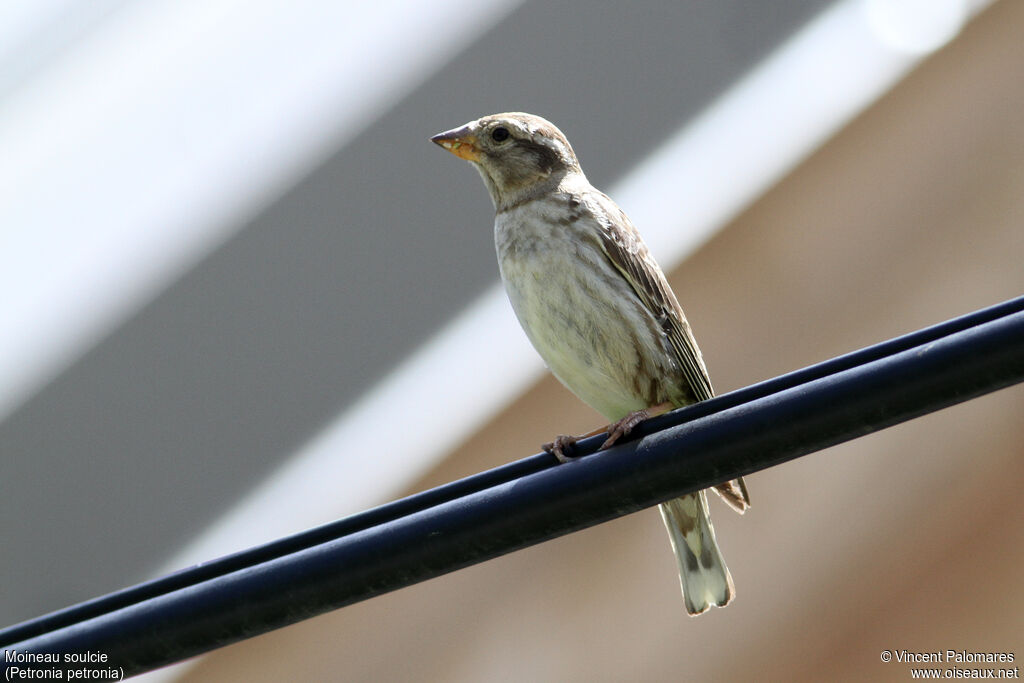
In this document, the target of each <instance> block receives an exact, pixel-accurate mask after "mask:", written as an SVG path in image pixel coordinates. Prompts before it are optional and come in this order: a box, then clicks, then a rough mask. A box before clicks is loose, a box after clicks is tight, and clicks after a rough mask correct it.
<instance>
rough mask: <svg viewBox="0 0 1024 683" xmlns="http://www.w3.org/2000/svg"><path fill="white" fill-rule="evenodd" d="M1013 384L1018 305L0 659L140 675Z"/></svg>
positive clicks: (372, 523) (377, 515)
mask: <svg viewBox="0 0 1024 683" xmlns="http://www.w3.org/2000/svg"><path fill="white" fill-rule="evenodd" d="M1022 379H1024V297H1021V298H1018V299H1015V300H1012V301H1008V302H1005V303H1003V304H999V305H998V306H994V307H991V308H988V309H984V310H982V311H978V312H976V313H972V314H970V315H967V316H964V317H962V318H958V319H955V320H951V321H948V322H946V323H942V324H941V325H937V326H934V327H930V328H927V329H924V330H921V331H919V332H915V333H913V334H910V335H906V336H904V337H899V338H897V339H893V340H890V341H888V342H884V343H882V344H878V345H876V346H872V347H869V348H866V349H863V350H861V351H858V352H855V353H852V354H848V355H846V356H842V357H839V358H835V359H833V360H830V361H826V362H824V363H821V364H818V365H815V366H812V367H809V368H805V369H804V370H800V371H797V372H794V373H790V374H787V375H783V376H781V377H778V378H775V379H773V380H769V381H767V382H762V383H760V384H756V385H753V386H750V387H747V388H745V389H741V390H739V391H736V392H732V393H730V394H725V395H722V396H719V397H716V398H714V399H711V400H709V401H705V402H702V403H699V404H696V405H694V406H689V407H687V408H684V409H681V410H678V411H674V412H673V413H671V414H669V415H665V416H661V417H659V418H655V419H652V420H649V421H647V422H646V423H644V424H643V425H641V427H640V428H638V429H637V431H636V436H637V437H640V438H639V440H633V441H630V442H628V443H623V444H620V445H618V446H616V447H615V448H613V449H609V450H608V451H604V452H601V453H599V454H596V455H594V456H592V457H587V458H582V459H580V460H579V461H577V462H573V463H570V464H568V465H564V466H555V461H554V458H553V457H551V456H549V455H546V454H540V455H535V456H532V457H530V458H526V459H524V460H521V461H518V462H515V463H511V464H509V465H505V466H503V467H499V468H497V469H494V470H490V471H488V472H484V473H481V474H478V475H475V476H473V477H469V478H466V479H463V480H460V481H457V482H453V483H451V484H447V485H445V486H441V487H438V488H436V489H432V490H430V491H425V492H423V493H420V494H417V495H414V496H410V497H408V498H405V499H402V500H399V501H395V502H394V503H389V504H387V505H383V506H380V507H378V508H374V509H372V510H369V511H367V512H363V513H360V514H357V515H354V516H352V517H348V518H346V519H343V520H340V521H338V522H335V523H332V524H328V525H325V526H322V527H318V528H316V529H312V530H310V531H307V532H304V533H301V534H298V535H295V536H291V537H288V538H285V539H281V540H279V541H276V542H274V543H270V544H268V545H265V546H260V547H258V548H254V549H252V550H248V551H244V552H242V553H237V554H235V555H232V556H228V557H226V558H222V559H220V560H216V561H214V562H210V563H207V564H204V565H200V566H197V567H194V568H191V569H188V570H185V571H182V572H178V573H175V574H172V575H169V576H167V577H163V578H161V579H157V580H155V581H151V582H148V583H145V584H140V585H139V586H135V587H132V588H128V589H125V590H122V591H119V592H116V593H113V594H111V595H108V596H105V597H101V598H97V599H95V600H91V601H89V602H86V603H82V604H80V605H76V606H73V607H70V608H67V609H65V610H61V611H58V612H55V613H53V614H50V615H46V616H43V617H40V618H37V619H34V620H31V621H28V622H25V623H23V624H18V625H15V626H12V627H9V628H7V629H4V630H2V631H0V644H3V645H4V647H5V649H8V650H13V649H18V650H19V651H32V652H85V651H99V652H103V653H105V654H106V655H107V656H108V657H109V660H110V661H111V662H113V663H115V664H117V665H118V666H120V667H123V670H124V672H125V673H126V674H128V675H130V674H132V673H139V672H142V671H146V670H149V669H152V668H155V667H158V666H162V665H164V664H168V663H172V662H174V661H178V660H180V659H184V658H187V657H191V656H193V655H196V654H199V653H201V652H205V651H207V650H210V649H212V648H215V647H219V646H221V645H225V644H228V643H231V642H235V641H237V640H241V639H243V638H247V637H250V636H253V635H257V634H259V633H263V632H265V631H268V630H271V629H274V628H278V627H280V626H284V625H287V624H290V623H293V622H295V621H298V620H300V619H304V618H308V617H311V616H315V615H317V614H320V613H322V612H325V611H328V610H330V609H335V608H337V607H340V606H343V605H346V604H350V603H352V602H356V601H358V600H362V599H365V598H368V597H372V596H374V595H378V594H380V593H383V592H386V591H389V590H394V589H396V588H399V587H402V586H406V585H409V584H411V583H414V582H417V581H422V580H426V579H428V578H431V577H434V576H438V575H440V574H443V573H446V572H449V571H452V570H454V569H458V568H461V567H463V566H466V565H468V564H472V563H475V562H480V561H483V560H485V559H489V558H491V557H496V556H498V555H501V554H504V553H507V552H511V551H513V550H516V549H519V548H522V547H525V546H527V545H531V544H534V543H539V542H541V541H543V540H547V539H549V538H554V537H556V536H560V535H563V534H566V533H570V532H572V531H576V530H579V529H582V528H586V527H588V526H591V525H593V524H597V523H600V522H602V521H606V520H608V519H612V518H615V517H619V516H622V515H625V514H628V513H629V512H633V511H635V510H639V509H641V508H644V507H648V506H651V505H654V504H656V503H658V502H661V501H662V500H666V499H668V498H671V497H673V496H676V495H679V494H681V493H685V492H689V491H693V490H697V489H700V488H706V487H708V486H709V485H711V484H714V483H718V482H721V481H725V480H727V479H730V478H732V477H734V476H737V475H740V474H748V473H750V472H754V471H757V470H759V469H764V468H766V467H770V466H772V465H775V464H778V463H780V462H784V461H786V460H789V459H792V458H796V457H799V456H800V455H804V454H807V453H810V452H812V451H814V450H818V449H820V448H825V447H827V446H829V445H833V444H835V443H840V442H842V441H845V440H848V439H851V438H855V437H857V436H860V435H863V434H867V433H869V432H872V431H876V430H878V429H881V428H884V427H886V426H890V425H892V424H896V423H898V422H902V421H904V420H907V419H910V418H912V417H916V416H918V415H921V414H924V413H926V412H930V411H933V410H938V409H940V408H943V407H945V406H948V405H952V404H954V403H958V402H961V401H964V400H967V399H969V398H972V397H974V396H977V395H980V394H983V393H987V392H989V391H994V390H996V389H999V388H1001V387H1004V386H1008V385H1009V384H1013V383H1016V382H1019V381H1022ZM600 442H601V438H600V437H595V438H592V439H588V440H586V441H584V442H581V443H580V444H579V445H578V448H579V450H578V453H579V454H581V455H586V454H589V453H592V452H593V451H594V450H595V449H596V447H597V445H598V444H599V443H600ZM366 457H373V456H372V454H367V455H366ZM7 666H9V664H5V667H7Z"/></svg>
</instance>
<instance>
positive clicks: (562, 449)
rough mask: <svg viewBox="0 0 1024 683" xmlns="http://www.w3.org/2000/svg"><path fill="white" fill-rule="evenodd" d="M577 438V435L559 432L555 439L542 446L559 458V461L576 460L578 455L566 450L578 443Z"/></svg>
mask: <svg viewBox="0 0 1024 683" xmlns="http://www.w3.org/2000/svg"><path fill="white" fill-rule="evenodd" d="M577 440H578V439H577V438H576V437H575V436H568V435H566V434H559V435H558V436H556V437H555V440H554V441H552V442H551V443H546V444H544V445H542V446H541V448H543V449H544V450H545V451H547V452H548V453H550V454H551V455H553V456H555V457H556V458H558V462H561V463H566V462H569V461H570V460H575V459H576V457H577V456H571V455H568V454H567V453H566V451H571V450H572V447H573V446H575V445H576V441H577Z"/></svg>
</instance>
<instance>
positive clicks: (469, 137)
mask: <svg viewBox="0 0 1024 683" xmlns="http://www.w3.org/2000/svg"><path fill="white" fill-rule="evenodd" d="M430 139H431V140H432V141H433V142H435V143H437V144H438V145H440V146H441V147H444V148H445V149H447V150H448V151H449V152H451V153H452V154H454V155H455V156H457V157H459V158H460V159H465V160H466V161H469V162H471V163H472V164H473V165H474V166H476V169H477V170H478V171H480V175H481V176H482V177H483V179H484V183H485V184H486V185H487V191H488V192H490V194H491V199H492V200H493V201H494V206H495V208H496V209H498V210H499V211H500V210H502V209H506V208H509V207H511V206H515V205H516V204H519V203H521V202H523V201H526V200H529V199H532V198H533V197H535V196H540V195H542V194H544V193H546V192H549V191H551V190H553V189H554V188H556V187H557V186H558V184H559V183H560V182H561V181H562V179H563V178H564V177H565V176H567V175H569V174H574V173H578V174H580V175H582V171H581V170H580V165H579V162H578V161H577V160H576V154H575V153H574V152H573V151H572V147H571V146H570V145H569V141H568V140H566V139H565V136H564V135H562V131H560V130H558V129H557V128H555V126H554V125H553V124H552V123H551V122H549V121H547V120H545V119H542V118H541V117H539V116H534V115H532V114H523V113H519V112H512V113H507V114H492V115H490V116H484V117H482V118H479V119H477V120H476V121H470V122H469V123H467V124H466V125H464V126H461V127H459V128H453V129H452V130H449V131H446V132H444V133H440V134H438V135H435V136H434V137H432V138H430Z"/></svg>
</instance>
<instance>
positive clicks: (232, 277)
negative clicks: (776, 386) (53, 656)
mask: <svg viewBox="0 0 1024 683" xmlns="http://www.w3.org/2000/svg"><path fill="white" fill-rule="evenodd" d="M1021 26H1024V3H1020V2H1014V1H1013V0H996V1H994V2H988V1H987V0H973V1H972V0H917V1H915V0H840V1H839V2H833V1H829V0H778V1H776V2H771V3H766V2H760V1H758V0H719V1H718V2H714V3H711V2H700V1H699V0H687V1H685V2H664V1H663V0H661V1H658V0H637V1H636V2H632V3H628V4H626V3H591V2H583V1H582V0H577V1H575V2H561V3H545V2H540V1H539V0H526V1H520V0H485V1H484V0H474V2H467V1H466V0H435V2H432V3H412V2H402V1H399V0H378V1H377V2H374V3H347V2H343V3H337V2H325V1H323V0H300V1H299V2H284V1H283V0H257V1H256V2H252V1H248V2H242V1H241V0H209V1H208V2H203V3H198V2H196V3H181V2H177V1H176V0H136V1H134V2H127V1H126V0H99V1H96V2H90V3H81V2H75V1H74V0H45V1H34V2H14V3H7V4H5V5H4V6H3V7H2V8H0V264H2V265H0V297H2V301H0V311H2V313H0V534H2V535H0V543H2V546H3V548H4V550H5V552H4V553H3V562H0V586H2V588H0V623H2V624H5V625H6V624H10V623H14V622H17V621H20V620H24V619H27V618H31V617H33V616H37V615H39V614H41V613H44V612H46V611H50V610H53V609H57V608H60V607H63V606H65V605H68V604H71V603H74V602H79V601H82V600H85V599H88V598H91V597H94V596H96V595H99V594H102V593H106V592H109V591H112V590H115V589H118V588H120V587H123V586H125V585H128V584H131V583H135V582H138V581H141V580H145V579H147V578H150V577H153V576H156V575H159V574H161V573H164V572H167V571H170V570H172V569H176V568H180V567H184V566H188V565H189V564H192V563H195V562H199V561H202V560H205V559H210V558H213V557H217V556H219V555H223V554H225V553H228V552H231V551H234V550H237V549H241V548H245V547H248V546H251V545H253V544H256V543H260V542H263V541H267V540H271V539H273V538H276V537H278V536H281V535H284V534H288V533H293V532H297V531H300V530H302V529H305V528H308V527H310V526H313V525H316V524H320V523H324V522H327V521H331V520H332V519H335V518H337V517H340V516H343V515H346V514H350V513H353V512H357V511H359V510H361V509H364V508H366V507H369V506H372V505H375V504H379V503H381V502H384V501H387V500H391V499H393V498H396V497H399V496H401V495H405V494H408V493H411V492H414V491H418V490H422V489H424V488H426V487H430V486H434V485H437V484H441V483H444V482H446V481H449V480H451V479H454V478H458V477H462V476H466V475H469V474H472V473H474V472H477V471H480V470H482V469H486V468H490V467H493V466H496V465H498V464H501V463H504V462H507V461H510V460H513V459H517V458H521V457H525V456H527V455H529V454H532V453H534V452H536V451H537V450H538V445H539V444H540V443H541V442H543V441H546V440H549V439H550V438H551V437H552V436H553V435H555V434H558V433H576V432H583V431H587V430H589V429H591V428H593V427H596V426H598V425H600V424H601V423H602V420H601V418H600V417H599V416H598V415H597V414H596V413H595V412H593V411H591V410H590V409H589V408H587V407H586V406H584V405H583V404H581V403H580V402H579V401H577V400H576V399H575V398H574V397H573V396H572V395H571V394H569V393H568V392H567V391H566V390H565V389H563V388H562V387H561V386H560V385H559V384H558V383H557V382H556V381H554V380H553V379H552V378H551V377H549V376H547V375H546V374H545V373H544V370H543V368H542V366H541V365H540V361H539V360H538V359H537V358H536V357H535V356H534V354H533V352H532V351H531V350H530V349H529V347H528V345H527V344H526V341H525V338H524V337H523V335H522V333H521V332H520V331H519V329H518V326H517V324H516V323H515V320H514V318H513V316H512V312H511V309H510V307H508V305H507V303H506V302H505V301H504V298H503V294H502V293H501V292H500V290H499V288H498V285H497V268H496V263H495V258H494V252H493V242H492V230H491V221H492V209H491V205H490V202H489V199H488V197H487V194H486V192H485V189H484V187H483V184H482V183H481V182H480V180H479V179H478V177H477V174H476V173H475V172H474V171H473V170H472V169H471V168H470V167H469V165H468V164H465V163H462V162H460V161H458V160H457V159H454V158H452V157H451V156H450V155H447V154H445V153H444V152H443V151H442V150H440V149H438V148H436V147H435V146H434V145H431V144H430V143H429V142H428V137H429V136H430V135H432V134H434V133H436V132H439V131H442V130H445V129H448V128H451V127H454V126H456V125H459V124H462V123H464V122H465V121H467V120H470V119H473V118H476V117H478V116H480V115H483V114H487V113H493V112H497V111H505V110H524V111H530V112H533V113H537V114H541V115H543V116H545V117H547V118H549V119H551V120H552V121H554V122H555V123H556V124H557V125H558V126H559V127H560V128H561V129H562V130H563V131H564V132H565V133H566V135H567V137H568V138H569V139H570V141H571V142H572V144H573V146H574V147H575V149H576V151H577V153H578V155H579V157H580V160H581V163H582V165H583V167H584V169H585V170H586V172H587V174H588V176H589V177H590V180H591V181H592V182H593V183H594V184H595V185H596V186H598V187H600V188H602V189H605V190H607V191H609V193H610V194H612V196H613V197H615V198H616V200H617V201H618V203H619V204H620V205H622V206H623V208H624V209H625V210H626V211H627V213H629V214H630V215H631V216H632V218H633V219H634V222H635V223H636V224H637V225H638V227H639V228H640V230H641V232H642V233H644V235H645V237H646V238H647V240H648V242H649V243H650V245H651V247H652V249H653V250H654V253H655V255H656V256H657V258H658V259H659V261H660V262H661V263H662V265H663V267H664V268H665V270H666V272H670V280H671V281H672V285H673V287H674V288H675V291H676V292H677V294H678V297H679V299H680V301H681V303H682V304H683V307H684V308H685V310H686V311H687V314H688V317H689V318H690V321H691V322H692V323H693V325H694V327H695V330H696V333H697V337H698V339H699V341H700V344H701V348H702V349H703V352H704V356H705V359H706V360H707V363H708V366H709V368H710V371H711V376H712V379H713V380H714V382H715V385H716V388H717V389H718V391H720V392H723V391H728V390H732V389H736V388H739V387H742V386H745V385H747V384H750V383H753V382H756V381H759V380H763V379H766V378H769V377H772V376H775V375H777V374H780V373H783V372H786V371H789V370H793V369H796V368H799V367H802V366H805V365H808V364H811V363H815V362H817V361H821V360H824V359H827V358H829V357H832V356H835V355H838V354H841V353H844V352H847V351H851V350H854V349H857V348H859V347H862V346H865V345H868V344H871V343H874V342H878V341H881V340H884V339H887V338H889V337H892V336H896V335H899V334H902V333H905V332H909V331H912V330H915V329H917V328H920V327H923V326H926V325H929V324H932V323H936V322H940V321H942V320H945V319H947V318H950V317H953V316H956V315H959V314H963V313H966V312H969V311H971V310H974V309H977V308H981V307H984V306H987V305H990V304H994V303H997V302H999V301H1002V300H1005V299H1008V298H1011V297H1014V296H1017V295H1019V294H1021V293H1022V291H1024V268H1022V266H1021V264H1022V258H1024V135H1022V134H1021V121H1022V115H1021V112H1022V111H1024V79H1022V78H1021V77H1020V74H1021V73H1022V72H1024V41H1021V40H1020V27H1021ZM1022 399H1024V388H1022V387H1017V388H1012V389H1008V390H1004V391H1001V392H998V393H996V394H993V395H990V396H987V397H983V398H981V399H978V400H975V401H972V402H970V403H967V404H963V405H961V406H957V407H955V408H952V409H948V410H945V411H942V412H940V413H937V414H933V415H930V416H927V417H925V418H921V419H918V420H915V421H913V422H910V423H907V424H904V425H902V426H899V427H897V428H893V429H889V430H886V431H884V432H881V433H878V434H876V435H873V436H869V437H867V438H863V439H859V440H857V441H855V442H851V443H848V444H845V445H842V446H839V447H836V448H832V449H829V450H827V451H825V452H822V453H818V454H814V455H812V456H809V457H806V458H802V459H800V460H798V461H796V462H793V463H790V464H787V465H784V466H781V467H778V468H774V469H772V470H769V471H765V472H762V473H759V474H756V475H754V476H751V477H749V478H748V485H749V487H750V491H751V496H752V499H753V504H754V507H753V509H752V510H751V511H750V513H748V514H747V515H746V516H745V517H743V518H740V517H738V516H736V515H734V514H733V513H732V512H731V511H729V510H728V509H727V508H726V507H725V506H723V505H719V504H717V503H712V515H713V517H714V520H715V526H716V529H717V532H718V536H719V540H720V542H721V545H722V549H723V552H724V554H725V557H726V559H727V560H728V563H729V566H730V568H731V570H732V573H733V576H734V578H735V581H736V586H737V594H738V597H737V599H736V601H735V602H734V603H733V604H732V605H730V606H729V607H728V609H725V610H714V611H712V612H711V613H710V614H708V615H705V616H702V617H701V618H699V619H691V618H689V617H687V616H686V613H685V610H684V609H683V605H682V600H681V598H680V596H679V587H678V582H677V579H676V575H675V564H674V561H673V558H672V555H671V552H670V550H669V547H668V542H667V536H666V534H665V532H664V530H663V528H662V525H661V522H660V520H659V519H658V515H657V513H656V512H654V511H653V510H652V511H645V512H642V513H639V514H635V515H631V516H629V517H626V518H623V519H620V520H617V521H615V522H613V523H609V524H605V525H602V526H599V527H596V528H593V529H590V530H587V531H584V532H582V533H578V534H574V535H571V536H569V537H565V538H562V539H559V540H556V541H552V542H549V543H546V544H543V545H541V546H537V547H534V548H531V549H528V550H525V551H521V552H518V553H514V554H512V555H509V556H506V557H503V558H500V559H497V560H494V561H491V562H487V563H485V564H482V565H478V566H475V567H472V568H469V569H466V570H463V571H459V572H456V573H454V574H451V575H448V576H445V577H442V578H440V579H436V580H433V581H430V582H427V583H425V584H420V585H417V586H414V587H411V588H407V589H404V590H400V591H397V592H395V593H391V594H388V595H385V596H382V597H380V598H377V599H374V600H371V601H368V602H364V603H360V604H357V605H354V606H351V607H347V608H344V609H341V610H339V611H336V612H333V613H330V614H327V615H324V616H322V617H319V618H316V619H313V620H309V621H306V622H303V623H301V624H297V625H295V626H292V627H289V628H286V629H282V630H280V631H277V632H274V633H271V634H268V635H266V636H262V637H259V638H256V639H253V640H250V641H247V642H244V643H240V644H238V645H235V646H231V647H227V648H224V649H221V650H218V651H216V652H213V653H211V654H209V655H207V656H205V657H202V658H199V659H198V660H196V661H193V662H189V663H186V664H184V665H179V666H176V667H171V668H168V669H165V670H162V671H159V672H155V673H153V674H149V675H148V676H147V677H146V678H147V679H151V680H180V681H232V680H246V681H276V680H344V681H362V680H367V681H369V680H374V681H381V680H385V681H390V680H395V681H397V680H424V681H467V682H468V681H520V680H540V681H621V680H642V681H675V680H689V679H692V680H737V679H743V678H746V679H749V678H755V679H757V680H811V681H813V680H822V679H829V680H866V679H870V680H906V679H907V678H908V677H909V675H910V674H909V667H908V666H907V665H904V664H899V663H889V664H883V663H881V661H880V660H879V654H880V652H881V651H882V650H884V649H890V650H900V649H908V650H918V651H933V650H946V649H955V650H961V649H965V650H972V651H1003V652H1016V653H1017V657H1018V658H1020V657H1021V656H1024V652H1021V650H1020V647H1019V646H1020V645H1021V637H1020V634H1021V633H1022V632H1024V617H1022V616H1021V615H1024V591H1022V590H1021V583H1020V578H1019V567H1020V566H1021V564H1022V563H1024V524H1022V522H1021V516H1020V515H1019V513H1017V512H1015V509H1016V506H1015V505H1014V500H1015V497H1016V496H1017V495H1018V491H1019V489H1020V486H1021V484H1022V483H1024V458H1022V455H1024V445H1022V444H1024V420H1022V410H1021V409H1022Z"/></svg>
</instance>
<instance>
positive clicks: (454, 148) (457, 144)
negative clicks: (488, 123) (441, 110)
mask: <svg viewBox="0 0 1024 683" xmlns="http://www.w3.org/2000/svg"><path fill="white" fill-rule="evenodd" d="M430 141H431V142H434V143H436V144H438V145H441V146H442V147H444V148H445V149H446V150H448V151H449V152H451V153H452V154H454V155H455V156H457V157H459V158H460V159H465V160H466V161H477V160H478V159H479V158H480V149H479V148H478V147H477V146H476V143H477V140H476V136H475V135H473V133H472V132H470V128H469V126H462V127H461V128H452V129H451V130H448V131H445V132H444V133H438V134H437V135H435V136H434V137H432V138H430Z"/></svg>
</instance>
